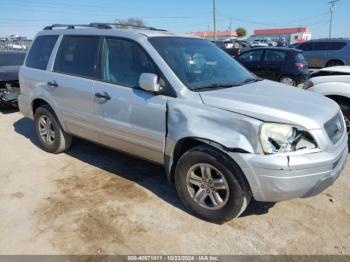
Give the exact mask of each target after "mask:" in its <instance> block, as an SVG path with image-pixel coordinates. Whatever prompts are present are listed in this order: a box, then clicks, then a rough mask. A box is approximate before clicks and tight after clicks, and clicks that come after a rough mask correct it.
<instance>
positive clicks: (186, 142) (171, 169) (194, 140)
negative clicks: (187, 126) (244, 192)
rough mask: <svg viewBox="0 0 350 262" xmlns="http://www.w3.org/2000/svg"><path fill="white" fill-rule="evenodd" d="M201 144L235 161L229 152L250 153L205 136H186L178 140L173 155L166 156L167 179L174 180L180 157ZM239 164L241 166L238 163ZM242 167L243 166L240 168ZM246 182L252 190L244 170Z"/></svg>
mask: <svg viewBox="0 0 350 262" xmlns="http://www.w3.org/2000/svg"><path fill="white" fill-rule="evenodd" d="M199 145H206V146H208V147H211V148H213V149H216V150H218V151H220V152H221V153H222V154H224V155H226V156H227V157H228V158H230V160H231V161H234V160H233V159H232V158H231V157H230V156H229V155H228V154H227V152H237V153H249V152H247V151H246V150H244V149H242V148H227V147H226V146H224V145H221V144H219V143H217V142H215V141H212V140H208V139H204V138H199V137H185V138H182V139H180V140H179V141H177V142H176V144H175V146H174V149H173V152H172V155H171V156H167V155H166V156H165V163H164V166H165V170H166V176H167V179H168V181H169V182H170V183H173V182H174V177H175V169H176V165H177V162H178V161H179V159H180V157H181V156H182V155H183V154H184V153H185V152H187V151H188V150H190V149H191V148H193V147H196V146H199ZM236 164H237V166H238V167H239V168H240V166H239V165H238V163H236ZM240 169H241V168H240ZM241 171H242V169H241ZM242 174H243V177H244V180H245V183H246V184H247V186H248V188H249V190H250V185H249V183H248V180H247V178H246V177H245V174H244V172H243V171H242Z"/></svg>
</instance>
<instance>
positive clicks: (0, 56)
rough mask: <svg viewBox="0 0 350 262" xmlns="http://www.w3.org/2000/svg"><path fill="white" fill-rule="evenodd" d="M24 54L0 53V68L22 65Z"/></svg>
mask: <svg viewBox="0 0 350 262" xmlns="http://www.w3.org/2000/svg"><path fill="white" fill-rule="evenodd" d="M24 57H25V53H12V52H9V53H7V52H5V53H0V66H17V65H22V64H23V61H24Z"/></svg>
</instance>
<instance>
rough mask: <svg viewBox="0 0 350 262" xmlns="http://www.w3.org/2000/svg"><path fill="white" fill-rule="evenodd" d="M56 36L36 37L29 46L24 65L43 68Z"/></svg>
mask: <svg viewBox="0 0 350 262" xmlns="http://www.w3.org/2000/svg"><path fill="white" fill-rule="evenodd" d="M57 38H58V36H57V35H46V36H39V37H37V38H36V39H35V41H34V43H33V44H32V46H31V48H30V51H29V54H28V57H27V60H26V66H28V67H33V68H36V69H42V70H45V69H46V66H47V63H48V62H49V59H50V55H51V52H52V49H53V47H54V45H55V43H56V41H57Z"/></svg>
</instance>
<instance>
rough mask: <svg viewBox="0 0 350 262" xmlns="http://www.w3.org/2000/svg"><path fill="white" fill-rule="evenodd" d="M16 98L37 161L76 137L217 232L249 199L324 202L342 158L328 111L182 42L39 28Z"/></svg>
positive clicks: (145, 31) (142, 34)
mask: <svg viewBox="0 0 350 262" xmlns="http://www.w3.org/2000/svg"><path fill="white" fill-rule="evenodd" d="M60 27H63V29H59V28H60ZM66 27H67V28H66ZM20 87H21V94H20V96H19V107H20V110H21V112H22V114H23V115H24V116H26V117H30V118H32V119H33V120H34V124H35V130H36V134H37V137H38V141H39V142H40V145H41V147H42V148H43V149H44V150H46V151H48V152H51V153H60V152H63V151H65V150H67V149H68V148H69V146H70V145H71V141H72V136H79V137H82V138H85V139H88V140H91V141H94V142H97V143H100V144H103V145H105V146H108V147H111V148H114V149H117V150H120V151H123V152H126V153H129V154H132V155H135V156H138V157H141V158H144V159H147V160H149V161H152V162H154V163H158V164H160V165H163V166H164V168H165V171H166V175H167V177H168V179H169V181H171V182H174V183H175V186H176V190H177V192H178V195H179V197H180V199H181V200H182V202H183V204H184V205H185V206H186V207H187V208H188V209H189V210H190V211H191V212H192V213H193V214H195V215H197V216H199V217H201V218H204V219H207V220H209V221H212V222H216V223H222V222H224V221H227V220H229V219H232V218H234V217H237V216H239V215H240V214H241V213H242V212H243V211H244V210H245V208H246V207H247V205H248V204H249V201H250V200H251V198H252V197H253V198H254V199H255V200H257V201H270V202H276V201H282V200H287V199H291V198H297V197H310V196H313V195H315V194H317V193H319V192H321V191H323V190H324V189H325V188H327V187H328V186H330V185H331V184H332V183H333V182H334V181H335V180H336V178H337V177H338V176H339V175H340V173H341V171H342V170H343V168H344V165H345V162H346V159H347V155H348V150H347V135H346V131H345V128H344V120H343V116H342V113H341V111H340V109H339V106H338V105H337V104H336V103H334V102H332V101H331V100H329V99H327V98H325V97H322V96H319V95H317V94H313V93H311V92H306V91H304V90H298V89H295V88H291V87H288V86H285V85H281V84H279V83H275V82H271V81H267V80H262V79H259V78H257V77H256V76H255V75H253V74H252V73H250V72H249V71H247V70H246V69H245V68H244V67H243V66H241V65H240V64H239V63H237V62H236V61H235V60H234V59H232V58H231V57H230V56H229V55H227V54H226V53H225V52H223V51H222V50H220V49H219V48H217V47H216V46H215V45H214V44H212V43H211V42H209V41H207V40H204V39H200V38H195V37H192V36H188V35H179V34H171V33H168V32H166V31H161V30H157V29H154V28H137V29H136V28H130V27H129V28H116V27H115V25H111V24H90V25H88V26H86V28H83V27H82V26H79V27H78V26H74V25H68V26H63V25H54V26H49V27H46V28H45V29H44V30H43V31H41V32H40V33H38V35H37V36H36V38H35V41H34V42H33V44H32V46H31V48H30V51H29V53H28V55H27V57H26V60H25V64H24V66H23V67H22V68H21V70H20Z"/></svg>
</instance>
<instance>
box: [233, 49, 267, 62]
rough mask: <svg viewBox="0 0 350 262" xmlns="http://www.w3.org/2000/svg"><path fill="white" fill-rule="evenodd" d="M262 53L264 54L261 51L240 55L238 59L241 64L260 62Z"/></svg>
mask: <svg viewBox="0 0 350 262" xmlns="http://www.w3.org/2000/svg"><path fill="white" fill-rule="evenodd" d="M263 53H264V51H263V50H256V51H251V52H247V53H244V54H242V55H241V56H240V57H239V60H241V61H242V62H258V61H260V60H261V57H262V55H263Z"/></svg>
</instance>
